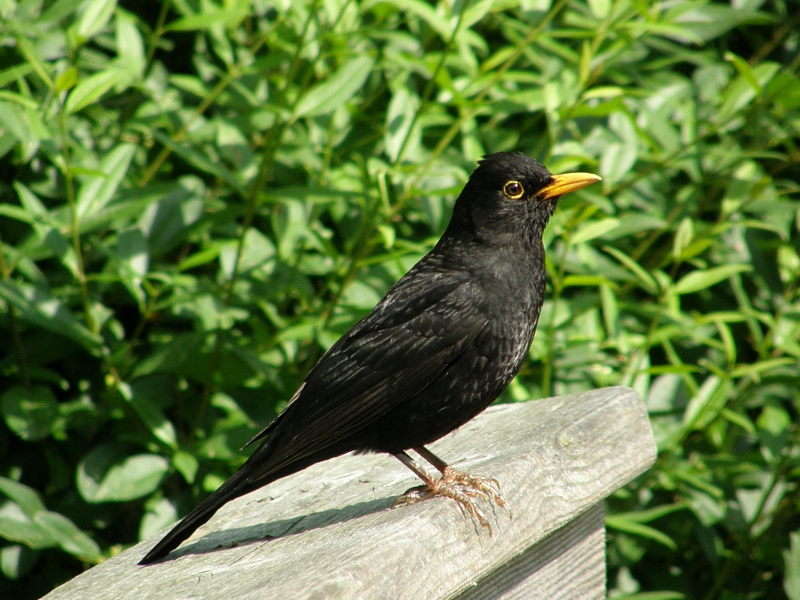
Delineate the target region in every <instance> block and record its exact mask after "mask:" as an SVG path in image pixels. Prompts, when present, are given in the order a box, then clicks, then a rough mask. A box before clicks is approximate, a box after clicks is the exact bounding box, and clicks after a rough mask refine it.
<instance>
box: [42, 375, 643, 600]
mask: <svg viewBox="0 0 800 600" xmlns="http://www.w3.org/2000/svg"><path fill="white" fill-rule="evenodd" d="M431 449H432V450H433V451H434V452H435V453H436V454H438V455H439V456H441V457H442V458H444V459H445V460H447V461H448V462H449V463H450V464H452V465H453V466H454V467H456V468H458V469H460V470H465V471H467V472H470V473H474V474H477V475H488V476H492V477H495V478H497V479H498V480H499V481H500V485H501V488H502V491H503V494H504V495H505V497H506V500H507V501H508V502H509V505H510V508H511V510H512V511H513V519H512V518H511V513H510V512H509V511H508V510H507V509H502V508H494V509H492V508H488V512H487V516H489V518H490V521H491V523H492V528H493V530H494V535H491V536H490V535H489V534H488V533H487V531H486V530H485V529H483V528H481V527H480V526H479V525H478V524H477V522H475V521H473V520H472V519H471V518H470V517H469V516H465V515H464V514H463V513H462V511H460V510H459V508H458V506H457V504H456V503H455V502H453V501H452V500H449V499H447V498H437V499H433V500H429V501H425V502H421V503H419V504H415V505H412V506H402V507H399V508H397V509H394V510H392V509H390V508H389V507H390V506H391V503H392V501H393V499H394V498H395V497H396V496H398V495H400V494H402V493H403V492H405V491H406V490H407V489H408V488H409V487H412V486H414V485H417V484H418V481H417V480H416V478H415V477H414V476H413V474H411V473H410V472H409V471H408V470H407V469H406V468H405V467H403V466H402V465H401V464H400V463H399V462H398V461H397V460H395V459H394V458H392V457H389V456H384V455H364V456H343V457H340V458H337V459H333V460H330V461H327V462H324V463H319V464H317V465H314V466H312V467H310V468H308V469H306V470H305V471H302V472H300V473H297V474H295V475H293V476H291V477H287V478H285V479H282V480H280V481H277V482H275V483H273V484H271V485H269V486H267V487H265V488H262V489H261V490H258V491H255V492H253V493H251V494H249V495H247V496H244V497H243V498H239V499H237V500H234V501H233V502H231V503H229V504H228V505H226V506H224V507H223V508H222V509H221V510H220V511H219V512H218V513H217V514H216V515H215V516H214V518H212V519H211V521H210V522H209V523H207V524H206V525H204V526H203V527H201V528H200V529H198V530H197V531H196V532H195V534H194V535H193V536H192V537H191V538H190V539H189V540H188V541H187V542H185V543H184V544H183V546H181V548H179V549H178V550H177V551H175V552H173V553H172V554H171V555H170V556H169V557H168V558H167V559H166V560H164V561H162V562H160V563H156V564H154V565H150V566H148V567H140V566H138V565H137V564H136V563H137V561H138V560H139V559H140V558H141V557H142V556H143V555H144V553H145V552H146V550H147V548H149V547H151V546H152V545H153V544H154V543H155V542H156V541H157V539H158V536H155V537H153V538H152V539H150V540H147V541H145V542H142V543H140V544H138V545H136V546H135V547H133V548H131V549H129V550H127V551H125V552H123V553H122V554H120V555H119V556H116V557H114V558H112V559H110V560H108V561H107V562H105V563H103V564H101V565H98V566H97V567H95V568H93V569H90V570H89V571H87V572H86V573H83V574H82V575H80V576H78V577H76V578H74V579H73V580H71V581H69V582H67V583H65V584H64V585H62V586H61V587H59V588H57V589H56V590H54V591H53V592H51V593H50V594H48V595H47V596H46V598H48V599H49V600H73V599H84V598H92V599H93V600H102V599H105V598H108V599H112V598H113V599H114V600H116V599H118V598H130V599H139V598H142V599H143V598H159V599H169V598H204V599H215V598H220V599H221V598H226V599H227V598H237V599H240V600H241V599H247V598H336V599H340V598H358V599H363V598H387V597H391V598H420V597H424V598H426V600H427V599H434V598H461V599H470V600H477V599H486V598H511V597H518V598H548V599H549V598H604V597H605V558H604V543H603V542H604V529H603V522H602V516H603V507H602V502H603V499H604V498H605V497H607V496H608V495H609V494H611V493H612V492H613V491H614V490H616V489H618V488H619V487H621V486H622V485H624V484H625V483H627V482H629V481H630V480H631V479H633V478H634V477H636V476H637V475H639V474H640V473H642V472H643V471H644V470H646V469H647V468H648V467H649V466H650V465H651V464H652V463H653V461H654V459H655V454H656V449H655V444H654V441H653V437H652V433H651V431H650V426H649V422H648V419H647V414H646V412H645V409H644V405H643V404H642V401H641V398H640V397H639V396H638V394H636V392H634V391H633V390H629V389H626V388H605V389H601V390H595V391H592V392H586V393H582V394H575V395H571V396H562V397H559V398H549V399H547V400H540V401H536V402H527V403H521V404H507V405H499V406H494V407H491V408H490V409H489V410H487V411H486V412H485V413H484V414H482V415H481V416H479V417H478V418H477V419H475V420H473V421H471V422H470V423H468V424H467V425H465V426H464V427H462V428H461V429H460V430H459V431H457V432H455V433H454V434H451V435H449V436H447V437H446V438H444V439H442V440H440V441H439V442H437V443H435V444H432V445H431Z"/></svg>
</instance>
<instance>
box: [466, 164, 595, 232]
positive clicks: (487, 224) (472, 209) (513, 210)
mask: <svg viewBox="0 0 800 600" xmlns="http://www.w3.org/2000/svg"><path fill="white" fill-rule="evenodd" d="M596 181H600V177H598V176H597V175H592V174H591V173H565V174H563V175H553V174H551V173H550V171H548V170H547V168H546V167H545V166H544V165H542V164H540V163H538V162H536V161H535V160H533V159H532V158H529V157H528V156H526V155H524V154H522V153H519V152H498V153H496V154H489V155H487V156H485V157H484V158H483V160H481V161H480V163H479V164H478V168H477V169H475V171H474V172H473V173H472V175H471V176H470V178H469V181H468V182H467V185H466V186H465V187H464V190H463V191H462V192H461V195H460V196H459V197H458V200H457V201H456V205H455V207H454V209H453V224H456V223H459V225H458V226H459V227H469V228H470V229H473V230H474V231H476V233H478V234H479V235H481V234H486V235H488V236H499V237H503V236H502V234H503V233H512V234H513V233H517V234H519V233H523V232H526V233H528V234H530V233H531V232H534V231H538V233H539V234H540V235H541V231H542V229H543V228H544V226H545V225H546V224H547V221H548V219H549V218H550V215H552V214H553V210H555V207H556V204H557V203H558V199H559V198H560V197H561V196H563V195H564V194H566V193H569V192H572V191H575V190H578V189H580V188H582V187H585V186H587V185H589V184H591V183H594V182H596ZM481 237H483V235H481Z"/></svg>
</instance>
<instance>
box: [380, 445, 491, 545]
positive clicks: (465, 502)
mask: <svg viewBox="0 0 800 600" xmlns="http://www.w3.org/2000/svg"><path fill="white" fill-rule="evenodd" d="M414 450H415V451H416V452H417V453H418V454H419V455H420V456H422V457H423V458H425V460H427V461H428V462H430V463H431V464H432V465H433V466H434V467H436V468H437V469H438V470H439V472H441V474H442V477H441V478H439V479H436V478H435V477H434V476H433V475H431V474H430V473H428V471H426V470H425V469H424V468H423V467H422V466H420V465H419V463H417V462H416V461H415V460H414V459H413V458H411V457H410V456H409V455H408V454H406V453H405V452H398V453H397V454H395V455H394V456H395V457H396V458H397V459H398V460H399V461H400V462H402V463H403V464H404V465H405V466H407V467H408V468H409V469H411V471H413V472H414V474H416V476H417V477H419V478H420V479H421V480H422V481H424V482H425V485H423V486H419V487H416V488H412V489H410V490H408V491H407V492H406V493H405V494H403V495H402V496H400V497H399V498H397V500H395V501H394V503H393V504H392V508H394V507H395V506H397V505H399V504H415V503H417V502H420V501H422V500H426V499H428V498H433V497H434V496H445V497H447V498H452V499H453V500H455V501H456V502H458V506H459V508H461V510H463V511H465V512H466V513H468V514H470V515H472V517H473V518H475V519H477V521H478V522H479V523H480V524H481V526H482V527H486V529H488V530H489V535H492V526H491V525H490V524H489V521H488V520H487V518H486V514H485V513H484V512H483V510H482V509H481V507H480V506H479V505H478V502H477V499H478V498H481V499H483V500H493V501H494V502H495V504H497V505H498V506H501V507H504V506H506V501H505V499H503V497H502V496H501V495H500V485H499V484H498V482H497V480H495V479H491V478H488V477H478V476H475V475H468V474H466V473H462V472H460V471H456V470H455V469H453V468H452V467H450V466H449V465H448V464H447V463H445V462H444V461H443V460H442V459H440V458H439V457H437V456H436V455H435V454H433V453H432V452H431V451H430V450H428V449H427V448H424V447H422V446H420V447H419V448H414Z"/></svg>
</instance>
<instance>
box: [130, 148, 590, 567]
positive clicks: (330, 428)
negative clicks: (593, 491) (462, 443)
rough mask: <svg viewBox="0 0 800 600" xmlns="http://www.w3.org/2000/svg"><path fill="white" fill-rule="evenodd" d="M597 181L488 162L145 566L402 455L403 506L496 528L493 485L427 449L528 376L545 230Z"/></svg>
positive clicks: (506, 161)
mask: <svg viewBox="0 0 800 600" xmlns="http://www.w3.org/2000/svg"><path fill="white" fill-rule="evenodd" d="M598 180H600V177H598V176H596V175H592V174H589V173H567V174H564V175H551V174H550V171H548V170H547V169H546V168H545V167H544V166H542V165H541V164H539V163H538V162H536V161H535V160H532V159H531V158H528V157H527V156H525V155H524V154H520V153H509V152H500V153H497V154H490V155H488V156H486V157H484V159H483V160H482V161H480V162H479V166H478V168H477V169H476V170H475V171H474V172H473V173H472V175H471V176H470V178H469V181H468V182H467V184H466V186H464V189H463V191H462V192H461V195H460V196H459V197H458V199H457V200H456V203H455V206H454V208H453V216H452V218H451V220H450V223H449V225H448V227H447V230H446V231H445V232H444V235H442V238H441V239H440V240H439V242H438V243H437V244H436V246H435V247H434V248H433V250H431V251H430V253H428V254H427V255H426V256H425V257H423V258H422V259H421V260H420V261H419V262H418V263H417V264H416V265H414V266H413V267H412V268H411V270H410V271H409V272H408V273H407V274H406V275H405V276H404V277H403V278H402V279H400V280H399V281H398V282H397V283H396V284H395V285H394V286H393V287H392V288H391V289H390V290H389V292H388V293H387V294H386V296H384V297H383V299H382V300H381V301H380V302H379V303H378V305H377V306H376V307H375V308H374V309H373V310H372V312H371V313H370V314H369V315H367V316H366V317H365V318H364V319H362V320H361V321H359V322H358V323H357V324H356V325H355V326H354V327H353V328H352V329H351V330H350V331H348V332H347V333H346V334H345V335H344V336H342V337H341V339H339V340H338V341H337V342H336V343H335V344H334V345H333V346H331V348H330V349H329V350H328V351H327V352H326V353H325V354H324V355H323V356H322V358H320V360H319V362H317V364H316V365H315V366H314V367H313V368H312V369H311V371H310V372H309V373H308V376H307V377H306V379H305V381H303V383H302V384H301V385H300V388H299V389H298V390H297V392H296V393H295V394H294V396H293V397H292V399H291V401H290V402H289V404H288V405H287V407H286V409H285V410H284V411H283V412H282V413H281V414H280V415H278V417H277V418H276V419H275V420H274V421H273V422H272V423H270V424H269V425H268V426H267V428H266V429H264V430H263V431H262V432H261V433H259V434H258V435H256V436H255V437H254V438H253V439H252V440H250V442H248V444H247V445H248V446H249V445H250V444H252V443H254V442H257V441H261V444H260V446H259V447H258V449H257V450H256V451H255V452H254V453H253V454H252V456H250V458H249V459H248V460H247V462H245V463H244V465H242V467H241V468H240V469H239V470H238V471H237V472H236V473H234V474H233V475H232V476H231V477H230V479H228V480H227V481H226V482H225V483H223V484H222V485H221V486H220V487H219V489H217V490H216V491H215V492H214V493H212V494H211V495H210V496H209V497H208V498H206V499H205V500H204V501H203V502H201V503H200V505H199V506H198V507H197V508H195V509H194V510H193V511H192V512H191V513H189V514H188V515H187V516H186V517H184V518H183V520H182V521H180V523H178V524H177V525H176V526H175V527H174V528H173V529H172V530H171V531H170V532H169V533H168V534H167V535H166V536H165V537H164V538H163V539H162V540H161V541H160V542H159V543H158V544H156V546H155V547H154V548H153V549H152V550H150V552H148V553H147V555H146V556H145V557H144V558H143V559H142V560H141V561H140V563H139V564H142V565H144V564H149V563H152V562H153V561H155V560H157V559H159V558H161V557H164V556H166V555H167V554H168V553H169V552H170V551H171V550H173V549H174V548H176V547H178V545H180V543H181V542H183V541H184V540H185V539H186V538H188V537H189V536H190V535H191V534H192V533H193V532H194V531H195V530H196V529H197V528H198V527H200V526H201V525H202V524H203V523H205V522H206V521H208V520H209V519H210V518H211V516H212V515H213V514H214V513H215V512H216V511H217V510H218V509H219V508H220V507H221V506H222V505H223V504H225V503H226V502H228V501H230V500H233V499H234V498H237V497H239V496H242V495H244V494H247V493H249V492H252V491H253V490H256V489H258V488H260V487H262V486H265V485H267V484H269V483H271V482H273V481H275V480H277V479H280V478H282V477H286V476H287V475H291V474H292V473H296V472H298V471H301V470H302V469H305V468H306V467H308V466H310V465H312V464H314V463H317V462H320V461H323V460H326V459H329V458H333V457H335V456H339V455H342V454H345V453H348V452H386V453H389V454H392V455H393V456H395V457H396V458H398V459H399V460H400V461H401V462H402V463H403V464H405V465H406V466H407V467H409V468H410V469H411V470H412V471H413V472H414V473H416V474H417V475H418V476H419V477H420V479H422V481H423V482H424V485H423V486H421V487H420V488H416V489H413V490H410V491H409V492H407V493H406V494H405V495H403V496H401V497H400V498H399V499H398V501H397V502H400V503H412V502H416V501H418V500H421V499H424V498H428V497H432V496H437V495H441V496H447V497H450V498H453V499H454V500H456V501H457V502H458V503H459V505H460V506H461V507H462V509H464V510H466V511H467V512H469V513H470V514H472V515H473V516H474V517H475V518H477V520H478V521H479V522H480V523H481V525H483V526H486V527H488V526H489V525H488V522H487V521H486V518H485V516H484V514H483V512H482V511H481V508H480V507H479V505H478V504H477V499H478V498H482V499H489V500H493V501H494V502H495V503H496V504H497V505H500V506H504V501H503V498H502V496H501V495H500V490H499V485H498V483H497V481H496V480H494V479H491V478H486V477H479V476H474V475H468V474H466V473H461V472H459V471H456V470H455V469H453V468H452V467H450V466H449V465H448V464H447V463H445V462H444V461H443V460H441V459H440V458H438V457H437V456H435V455H434V454H433V453H431V452H430V450H428V449H427V448H425V445H427V444H430V443H431V442H433V441H435V440H437V439H439V438H441V437H442V436H444V435H446V434H448V433H450V432H451V431H453V430H454V429H457V428H458V427H460V426H461V425H463V424H464V423H466V422H467V421H469V420H470V419H472V418H473V417H475V416H476V415H477V414H478V413H480V412H482V411H483V410H484V409H485V408H486V407H487V406H489V404H491V403H492V402H493V401H494V400H495V399H496V398H497V397H498V396H499V395H500V394H501V393H502V391H503V390H504V389H505V388H506V386H507V385H508V384H509V383H510V382H511V380H512V378H513V377H514V376H515V375H516V374H517V372H518V371H519V369H520V367H521V366H522V363H523V362H524V360H525V357H526V355H527V352H528V348H529V347H530V344H531V341H532V340H533V334H534V331H535V330H536V323H537V321H538V320H539V311H540V310H541V308H542V303H543V301H544V293H545V262H544V257H545V254H544V246H543V244H542V232H543V230H544V227H545V225H546V224H547V221H548V219H549V218H550V216H551V215H552V214H553V211H554V210H555V207H556V204H557V202H558V199H559V197H560V196H561V195H562V194H566V193H567V192H571V191H573V190H577V189H580V188H582V187H584V186H586V185H589V184H591V183H594V182H595V181H598ZM408 449H413V450H414V451H415V452H416V453H417V454H419V455H420V456H421V457H422V458H424V459H425V460H426V461H428V462H429V463H430V464H431V465H433V467H435V468H436V469H437V470H438V471H439V472H440V473H441V477H440V478H438V479H437V478H435V477H433V476H432V475H430V474H429V473H428V472H427V471H426V470H425V469H424V468H423V467H422V466H420V465H419V464H418V463H417V462H416V461H415V460H414V459H413V458H412V457H411V456H409V455H408V454H407V453H406V450H408ZM397 502H396V503H397Z"/></svg>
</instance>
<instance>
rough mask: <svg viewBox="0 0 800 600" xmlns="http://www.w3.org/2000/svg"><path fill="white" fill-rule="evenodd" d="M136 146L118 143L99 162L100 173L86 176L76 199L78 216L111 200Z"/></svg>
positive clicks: (80, 216)
mask: <svg viewBox="0 0 800 600" xmlns="http://www.w3.org/2000/svg"><path fill="white" fill-rule="evenodd" d="M134 152H136V146H134V145H133V144H120V145H119V146H117V147H116V148H114V149H113V150H111V152H109V153H107V154H106V155H105V156H104V158H103V160H102V161H101V162H100V165H99V166H100V171H101V172H102V173H103V174H102V175H98V176H94V177H89V178H86V179H85V180H84V182H83V184H82V185H81V187H80V190H79V191H78V197H77V200H76V204H77V208H78V215H79V218H81V219H83V218H84V217H86V216H87V215H90V214H92V213H95V212H97V211H99V210H101V209H102V208H105V206H106V205H107V204H108V203H109V202H110V201H111V199H112V198H113V197H114V194H115V193H116V192H117V189H118V188H119V185H120V183H121V182H122V180H123V179H124V178H125V175H126V174H127V173H128V166H129V165H130V164H131V159H132V158H133V154H134Z"/></svg>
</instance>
